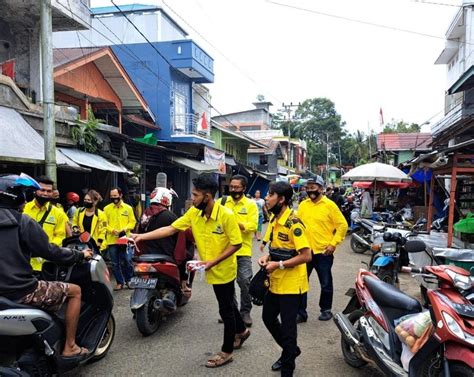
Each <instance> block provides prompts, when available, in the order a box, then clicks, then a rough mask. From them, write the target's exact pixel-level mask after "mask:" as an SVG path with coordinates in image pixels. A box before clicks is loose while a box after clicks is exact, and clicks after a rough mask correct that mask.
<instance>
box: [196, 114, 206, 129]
mask: <svg viewBox="0 0 474 377" xmlns="http://www.w3.org/2000/svg"><path fill="white" fill-rule="evenodd" d="M204 130H207V120H206V113H202V116H201V119H199V123H198V131H204Z"/></svg>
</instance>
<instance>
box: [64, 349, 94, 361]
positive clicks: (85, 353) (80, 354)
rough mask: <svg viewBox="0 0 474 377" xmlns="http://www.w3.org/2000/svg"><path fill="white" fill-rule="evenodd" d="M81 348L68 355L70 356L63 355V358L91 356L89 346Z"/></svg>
mask: <svg viewBox="0 0 474 377" xmlns="http://www.w3.org/2000/svg"><path fill="white" fill-rule="evenodd" d="M79 348H80V351H79V352H77V353H75V354H73V355H68V356H61V357H62V358H63V359H75V358H77V357H80V358H85V357H87V356H89V354H90V352H89V350H88V349H87V348H85V347H79Z"/></svg>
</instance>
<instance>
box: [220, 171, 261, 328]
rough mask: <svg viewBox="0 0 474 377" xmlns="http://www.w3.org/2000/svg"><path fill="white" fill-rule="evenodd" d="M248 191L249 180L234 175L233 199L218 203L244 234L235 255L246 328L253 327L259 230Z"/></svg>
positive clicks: (230, 186) (225, 198)
mask: <svg viewBox="0 0 474 377" xmlns="http://www.w3.org/2000/svg"><path fill="white" fill-rule="evenodd" d="M246 189H247V178H246V177H244V176H243V175H234V176H233V177H232V178H231V179H230V185H229V192H230V196H231V199H230V198H228V197H226V196H224V197H223V198H221V199H219V200H218V201H217V203H218V204H221V205H223V206H224V207H227V208H229V209H230V210H232V212H234V214H235V217H236V219H237V224H238V225H239V228H240V232H241V234H242V247H241V248H240V250H239V251H237V252H236V253H235V255H236V256H237V284H238V285H239V287H240V315H241V316H242V319H243V321H244V323H245V326H247V327H251V326H252V318H251V317H250V310H252V299H251V297H250V294H249V286H250V280H251V279H252V238H253V234H254V232H255V231H256V230H257V224H258V208H257V204H256V203H255V202H254V201H253V200H252V199H249V198H247V197H246V196H245V190H246ZM236 301H237V299H236ZM236 305H237V302H236ZM237 307H238V305H237ZM221 321H222V319H221Z"/></svg>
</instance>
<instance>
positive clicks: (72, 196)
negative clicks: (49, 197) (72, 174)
mask: <svg viewBox="0 0 474 377" xmlns="http://www.w3.org/2000/svg"><path fill="white" fill-rule="evenodd" d="M79 199H80V198H79V195H77V194H76V193H75V192H68V193H67V194H66V200H67V201H68V202H73V203H78V202H79Z"/></svg>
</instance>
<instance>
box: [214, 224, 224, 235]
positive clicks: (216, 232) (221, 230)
mask: <svg viewBox="0 0 474 377" xmlns="http://www.w3.org/2000/svg"><path fill="white" fill-rule="evenodd" d="M212 233H215V234H224V230H223V229H222V227H221V226H220V225H217V226H216V229H214V231H213V232H212Z"/></svg>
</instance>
